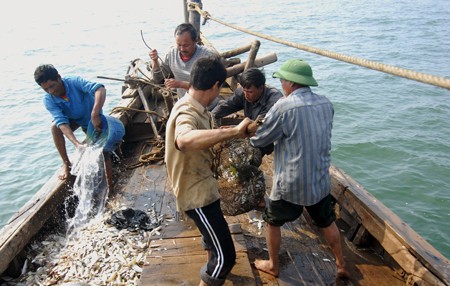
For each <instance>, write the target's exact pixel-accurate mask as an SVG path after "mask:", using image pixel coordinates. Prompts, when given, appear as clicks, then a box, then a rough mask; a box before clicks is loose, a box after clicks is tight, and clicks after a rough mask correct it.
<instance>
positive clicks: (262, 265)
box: [254, 259, 278, 277]
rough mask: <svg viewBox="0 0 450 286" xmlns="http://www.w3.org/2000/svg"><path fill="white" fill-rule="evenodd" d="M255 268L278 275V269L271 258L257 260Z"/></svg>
mask: <svg viewBox="0 0 450 286" xmlns="http://www.w3.org/2000/svg"><path fill="white" fill-rule="evenodd" d="M254 265H255V268H256V269H258V270H259V271H262V272H266V273H268V274H270V275H273V276H275V277H278V269H277V268H275V267H274V266H273V264H272V261H270V260H259V259H257V260H255V264H254Z"/></svg>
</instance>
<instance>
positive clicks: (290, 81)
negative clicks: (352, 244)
mask: <svg viewBox="0 0 450 286" xmlns="http://www.w3.org/2000/svg"><path fill="white" fill-rule="evenodd" d="M273 77H277V78H280V81H281V86H282V88H283V91H284V93H285V95H286V97H285V98H283V99H280V100H279V101H277V102H276V103H275V104H274V106H273V107H272V108H271V109H270V110H269V112H268V113H267V114H266V117H265V119H264V123H263V124H262V125H261V126H259V127H257V130H256V135H255V136H254V137H252V138H251V139H250V141H251V143H252V144H253V145H254V146H266V145H267V144H269V143H274V169H275V170H274V171H275V172H274V178H273V185H272V191H271V194H270V200H269V204H268V206H267V207H266V209H265V210H264V214H263V219H264V221H265V222H266V223H267V230H266V240H267V247H268V249H269V260H256V261H255V267H256V268H257V269H259V270H261V271H264V272H267V273H270V274H272V275H275V276H278V274H279V260H278V255H279V251H280V245H281V229H280V228H281V226H282V225H283V224H284V223H286V222H289V221H294V220H296V219H297V218H298V217H299V216H300V215H301V214H302V212H303V208H304V207H305V208H306V210H307V211H308V213H309V215H310V216H311V218H312V219H313V222H314V224H315V225H316V226H318V227H319V228H320V230H321V232H322V234H323V235H324V237H325V239H326V240H327V242H328V244H329V245H330V247H331V250H332V252H333V254H334V255H335V257H336V266H337V273H338V277H348V275H349V274H348V272H347V270H346V269H345V262H344V259H343V256H342V249H341V242H340V235H339V230H338V228H337V226H336V224H335V222H334V221H335V219H336V215H335V213H334V207H333V205H332V198H331V195H330V192H331V176H330V172H329V168H330V164H331V155H330V150H331V129H332V126H333V115H334V109H333V105H332V103H331V102H330V101H329V100H328V99H327V98H326V97H325V96H322V95H318V94H315V93H313V92H312V91H311V88H310V86H317V85H318V84H317V82H316V80H315V79H314V77H313V74H312V70H311V67H310V66H309V64H307V63H306V62H304V61H303V60H299V59H293V60H289V61H287V62H285V63H284V64H283V65H282V66H281V68H280V70H279V71H277V72H275V73H274V74H273ZM252 129H253V130H252ZM255 129H256V128H251V130H248V131H249V132H250V133H254V132H255Z"/></svg>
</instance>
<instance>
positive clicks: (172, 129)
mask: <svg viewBox="0 0 450 286" xmlns="http://www.w3.org/2000/svg"><path fill="white" fill-rule="evenodd" d="M226 76H227V72H226V69H225V67H224V66H223V64H222V62H221V59H220V58H219V57H218V56H209V57H203V58H200V59H198V60H197V61H196V62H195V63H194V65H193V68H192V73H191V78H190V88H189V90H188V92H187V94H186V95H185V96H184V97H183V98H182V99H180V100H179V101H177V103H176V104H175V105H174V107H173V109H172V111H171V114H170V117H169V120H168V122H167V129H166V143H165V144H166V146H165V148H166V153H165V161H166V167H167V175H168V178H169V179H170V180H171V182H172V188H173V190H174V193H175V196H176V202H177V209H178V211H184V212H185V213H186V215H187V216H188V217H190V218H191V219H192V220H193V221H194V222H195V224H196V225H197V227H198V229H199V230H200V232H201V234H202V242H203V246H204V247H205V249H206V250H207V251H208V262H207V264H206V265H205V266H203V267H202V269H201V270H200V278H201V281H200V285H210V286H214V285H222V284H223V283H224V282H225V279H226V276H227V274H228V273H229V272H230V271H231V269H232V268H233V265H234V263H235V260H236V252H235V248H234V244H233V240H232V238H231V234H230V231H229V229H228V224H227V222H226V220H225V218H224V217H223V213H222V210H221V208H220V200H219V197H220V196H219V191H218V184H217V181H216V179H215V178H214V177H213V173H212V171H211V164H212V159H213V158H212V152H211V147H212V146H213V145H215V144H217V143H219V142H222V141H225V140H229V139H233V138H245V137H247V136H248V134H247V133H246V130H247V126H248V125H249V123H251V120H250V119H248V118H245V119H244V120H243V121H242V122H241V123H240V124H239V125H237V126H234V127H229V128H223V129H212V123H213V122H212V117H211V114H210V113H209V112H208V110H207V106H208V105H210V104H211V102H212V101H214V99H216V97H217V96H218V95H219V91H220V87H221V85H222V83H223V82H224V81H225V79H226Z"/></svg>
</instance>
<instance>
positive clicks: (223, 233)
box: [186, 200, 236, 286]
mask: <svg viewBox="0 0 450 286" xmlns="http://www.w3.org/2000/svg"><path fill="white" fill-rule="evenodd" d="M186 214H187V215H188V216H189V217H190V218H192V219H193V220H194V222H195V224H196V225H197V227H198V229H199V230H200V232H201V234H202V235H203V243H204V247H205V248H206V249H207V250H209V251H211V256H210V257H209V260H208V263H207V264H206V265H205V266H203V267H202V269H201V271H200V277H201V279H202V280H203V281H204V282H206V283H207V284H208V285H211V286H215V285H222V284H223V283H224V282H225V278H226V276H227V274H228V273H229V272H230V271H231V269H232V268H233V266H234V263H235V261H236V251H235V249H234V244H233V240H232V238H231V233H230V230H229V228H228V223H227V222H226V220H225V218H224V217H223V214H222V210H221V209H220V201H219V200H217V201H215V202H214V203H212V204H210V205H207V206H205V207H202V208H197V209H193V210H189V211H186Z"/></svg>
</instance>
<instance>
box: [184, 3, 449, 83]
mask: <svg viewBox="0 0 450 286" xmlns="http://www.w3.org/2000/svg"><path fill="white" fill-rule="evenodd" d="M188 4H189V7H190V9H191V10H195V11H197V12H198V13H199V14H200V15H202V17H203V18H204V19H205V21H206V20H207V19H211V20H213V21H216V22H217V23H219V24H222V25H225V26H227V27H230V28H232V29H235V30H238V31H241V32H244V33H247V34H250V35H254V36H257V37H260V38H263V39H266V40H269V41H272V42H275V43H279V44H283V45H286V46H290V47H293V48H297V49H300V50H303V51H306V52H310V53H314V54H318V55H321V56H325V57H328V58H332V59H335V60H339V61H343V62H346V63H350V64H355V65H359V66H362V67H366V68H369V69H373V70H377V71H381V72H384V73H388V74H392V75H396V76H400V77H404V78H407V79H411V80H415V81H418V82H422V83H426V84H431V85H434V86H437V87H442V88H445V89H448V90H450V79H449V78H445V77H440V76H435V75H431V74H426V73H421V72H416V71H413V70H410V69H404V68H399V67H396V66H392V65H387V64H383V63H380V62H375V61H370V60H366V59H363V58H357V57H352V56H347V55H343V54H339V53H335V52H332V51H328V50H323V49H320V48H315V47H311V46H307V45H303V44H298V43H294V42H289V41H286V40H283V39H280V38H275V37H271V36H268V35H265V34H262V33H258V32H253V31H251V30H248V29H245V28H241V27H239V26H236V25H232V24H229V23H226V22H224V21H222V20H219V19H217V18H214V17H212V16H211V15H210V14H209V13H208V12H206V11H203V10H202V9H201V8H200V7H199V6H198V5H197V4H196V3H193V2H190V3H188Z"/></svg>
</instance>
